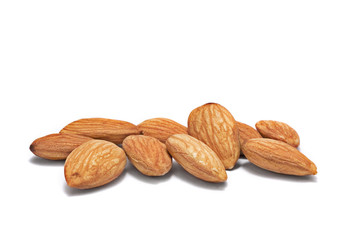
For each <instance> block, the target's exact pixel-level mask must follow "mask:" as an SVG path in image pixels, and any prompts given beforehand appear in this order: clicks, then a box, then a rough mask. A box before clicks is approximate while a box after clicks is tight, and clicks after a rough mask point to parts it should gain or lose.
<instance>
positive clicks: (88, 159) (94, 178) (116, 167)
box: [64, 139, 126, 189]
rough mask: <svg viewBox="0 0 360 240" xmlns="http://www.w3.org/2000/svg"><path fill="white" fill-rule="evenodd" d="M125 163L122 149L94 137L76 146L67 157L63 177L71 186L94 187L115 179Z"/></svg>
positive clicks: (80, 187) (79, 187)
mask: <svg viewBox="0 0 360 240" xmlns="http://www.w3.org/2000/svg"><path fill="white" fill-rule="evenodd" d="M125 165H126V155H125V152H124V150H122V149H121V148H120V147H118V146H117V145H115V144H114V143H111V142H108V141H104V140H95V139H94V140H90V141H88V142H86V143H84V144H82V145H80V146H79V147H77V148H76V149H75V150H74V151H72V152H71V153H70V155H69V156H68V157H67V159H66V161H65V168H64V173H65V179H66V182H67V184H68V185H69V186H70V187H73V188H78V189H89V188H95V187H99V186H102V185H105V184H107V183H109V182H111V181H113V180H114V179H116V178H117V177H118V176H119V175H120V174H121V173H122V172H123V170H124V168H125Z"/></svg>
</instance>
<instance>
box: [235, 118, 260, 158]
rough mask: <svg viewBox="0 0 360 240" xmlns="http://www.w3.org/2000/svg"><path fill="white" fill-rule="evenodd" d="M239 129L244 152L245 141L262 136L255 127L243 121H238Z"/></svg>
mask: <svg viewBox="0 0 360 240" xmlns="http://www.w3.org/2000/svg"><path fill="white" fill-rule="evenodd" d="M236 124H237V126H238V129H239V138H240V146H241V153H243V146H244V145H245V143H246V142H247V141H248V140H249V139H252V138H262V136H261V135H260V133H259V132H258V131H256V129H255V128H253V127H250V126H249V125H247V124H245V123H241V122H236Z"/></svg>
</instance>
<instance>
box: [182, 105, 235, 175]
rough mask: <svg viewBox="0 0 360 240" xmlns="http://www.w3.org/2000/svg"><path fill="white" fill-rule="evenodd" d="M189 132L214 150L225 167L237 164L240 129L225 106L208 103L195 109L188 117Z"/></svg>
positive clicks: (230, 167) (228, 167) (229, 167)
mask: <svg viewBox="0 0 360 240" xmlns="http://www.w3.org/2000/svg"><path fill="white" fill-rule="evenodd" d="M188 132H189V134H190V135H191V136H193V137H195V138H197V139H199V140H200V141H202V142H204V143H205V144H207V145H208V146H209V147H210V148H211V149H212V150H214V152H215V153H216V154H217V155H218V156H219V158H220V160H221V161H222V163H223V164H224V166H225V169H232V168H233V167H234V166H235V164H236V162H237V160H238V159H239V156H240V140H239V131H238V127H237V124H236V121H235V119H234V117H233V116H232V115H231V113H230V112H229V111H228V110H227V109H226V108H225V107H223V106H221V105H220V104H217V103H208V104H205V105H203V106H200V107H198V108H196V109H194V110H193V111H192V112H191V113H190V115H189V118H188Z"/></svg>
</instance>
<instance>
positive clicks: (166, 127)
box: [138, 118, 187, 143]
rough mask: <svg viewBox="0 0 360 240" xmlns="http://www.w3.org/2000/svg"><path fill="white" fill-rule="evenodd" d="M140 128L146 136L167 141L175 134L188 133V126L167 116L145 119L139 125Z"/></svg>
mask: <svg viewBox="0 0 360 240" xmlns="http://www.w3.org/2000/svg"><path fill="white" fill-rule="evenodd" d="M138 129H139V130H140V131H141V133H142V134H144V135H145V136H150V137H154V138H157V139H159V140H160V141H161V142H163V143H165V142H166V140H167V139H168V138H169V137H170V136H171V135H174V134H181V133H184V134H187V127H185V126H183V125H181V124H180V123H177V122H175V121H173V120H171V119H167V118H152V119H148V120H145V121H143V122H142V123H140V124H139V125H138Z"/></svg>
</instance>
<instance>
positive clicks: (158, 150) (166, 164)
mask: <svg viewBox="0 0 360 240" xmlns="http://www.w3.org/2000/svg"><path fill="white" fill-rule="evenodd" d="M122 147H123V148H124V150H125V153H126V155H127V156H128V158H129V160H130V162H131V163H132V164H133V165H134V167H135V168H136V169H137V170H139V171H140V172H141V173H142V174H144V175H147V176H162V175H165V174H166V173H168V172H169V171H170V169H171V166H172V161H171V157H170V155H169V153H168V152H167V150H166V146H165V144H163V143H162V142H160V141H159V140H157V139H156V138H153V137H149V136H143V135H132V136H128V137H126V138H125V140H124V141H123V143H122Z"/></svg>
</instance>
